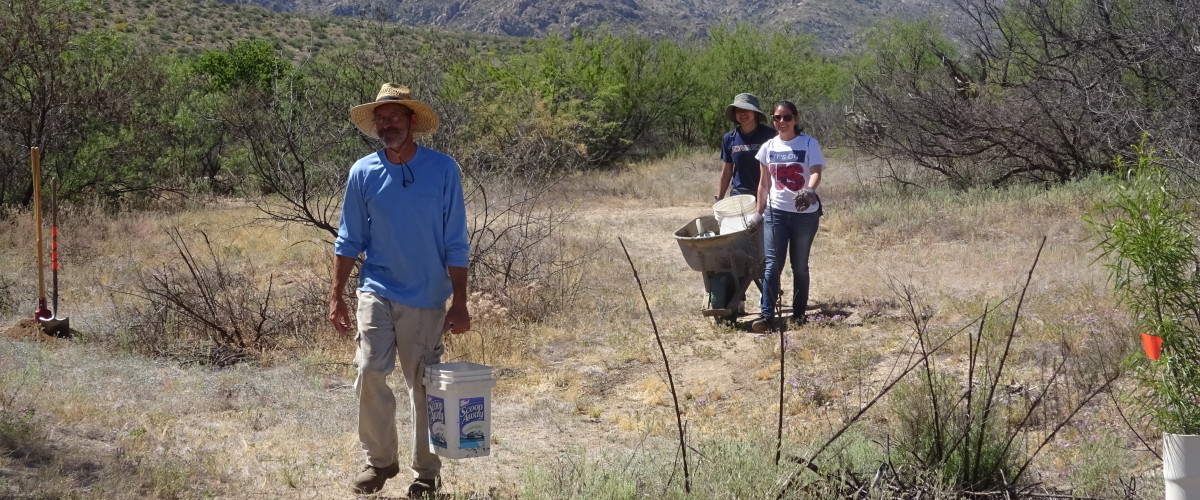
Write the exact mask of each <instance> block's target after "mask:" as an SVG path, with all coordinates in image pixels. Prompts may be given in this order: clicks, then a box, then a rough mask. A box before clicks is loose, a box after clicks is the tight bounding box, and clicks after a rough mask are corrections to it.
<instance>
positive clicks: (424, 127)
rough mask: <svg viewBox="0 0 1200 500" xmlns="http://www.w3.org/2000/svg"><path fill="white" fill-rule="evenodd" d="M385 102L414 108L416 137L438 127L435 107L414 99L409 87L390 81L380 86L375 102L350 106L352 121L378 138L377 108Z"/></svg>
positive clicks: (363, 130) (359, 128)
mask: <svg viewBox="0 0 1200 500" xmlns="http://www.w3.org/2000/svg"><path fill="white" fill-rule="evenodd" d="M384 104H401V105H404V106H405V107H407V108H408V109H410V110H412V112H413V115H414V116H416V118H417V120H416V121H417V122H416V124H414V125H413V128H412V135H413V137H414V138H415V137H421V136H425V135H429V134H432V133H433V131H434V130H437V128H438V123H439V122H438V116H437V113H435V112H434V111H433V108H430V107H429V106H428V105H426V104H425V103H423V102H421V101H418V100H416V99H413V97H412V91H411V90H409V89H408V87H405V86H403V85H400V84H396V83H390V82H389V83H385V84H383V87H380V89H379V94H378V95H376V96H375V101H374V102H368V103H366V104H360V105H358V106H355V107H353V108H350V122H351V123H353V124H354V126H355V127H358V130H360V131H362V133H364V134H366V135H367V136H369V137H372V138H375V139H378V138H379V133H378V132H377V131H376V130H375V108H377V107H379V106H382V105H384Z"/></svg>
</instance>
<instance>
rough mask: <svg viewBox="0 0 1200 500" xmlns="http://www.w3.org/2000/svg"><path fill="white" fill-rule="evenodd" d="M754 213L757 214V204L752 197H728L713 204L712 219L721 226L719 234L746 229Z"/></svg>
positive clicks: (747, 195) (746, 195) (741, 195)
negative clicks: (714, 218)
mask: <svg viewBox="0 0 1200 500" xmlns="http://www.w3.org/2000/svg"><path fill="white" fill-rule="evenodd" d="M755 212H758V203H757V202H756V201H755V200H754V195H749V194H739V195H737V196H730V197H728V198H725V199H723V200H720V201H718V202H716V203H714V204H713V217H716V219H717V224H719V225H720V226H721V234H729V233H732V232H735V231H742V230H744V229H746V226H747V225H748V224H747V222H748V221H749V220H750V216H751V215H753V214H754V213H755Z"/></svg>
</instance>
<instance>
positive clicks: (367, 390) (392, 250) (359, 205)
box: [329, 83, 471, 498]
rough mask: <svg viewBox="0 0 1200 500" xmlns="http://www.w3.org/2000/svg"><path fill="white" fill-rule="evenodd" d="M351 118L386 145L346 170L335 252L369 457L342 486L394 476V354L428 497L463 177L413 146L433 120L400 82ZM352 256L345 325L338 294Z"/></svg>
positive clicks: (462, 259)
mask: <svg viewBox="0 0 1200 500" xmlns="http://www.w3.org/2000/svg"><path fill="white" fill-rule="evenodd" d="M350 121H351V122H353V123H354V125H355V126H356V127H358V129H359V131H361V132H362V133H363V134H366V135H367V136H369V137H371V138H374V139H378V140H379V141H380V142H382V143H383V145H384V148H383V149H380V150H378V151H375V152H373V153H371V154H369V155H367V156H364V157H362V158H360V159H359V160H358V161H356V162H354V165H353V166H352V167H350V175H349V177H348V179H347V181H346V193H345V197H344V198H343V201H342V217H341V220H340V221H339V223H338V235H337V240H335V241H334V248H333V250H334V265H333V291H332V292H333V293H332V295H331V296H330V299H329V320H330V321H331V322H332V323H333V327H334V329H335V330H337V332H338V333H339V334H341V335H342V336H343V337H348V336H349V335H350V332H351V331H356V332H357V336H356V337H355V340H356V341H357V342H358V350H357V352H356V353H355V355H354V364H355V366H356V367H357V368H358V376H357V378H355V380H354V389H355V393H356V394H357V396H358V439H359V442H360V443H361V445H362V448H363V450H364V451H365V452H366V458H367V464H366V466H365V467H364V468H363V470H362V472H360V473H359V474H358V476H356V477H355V478H354V480H353V482H351V484H350V489H351V490H352V491H353V492H354V493H358V494H370V493H375V492H378V491H379V490H381V489H383V485H384V483H385V482H386V481H387V480H388V479H390V478H392V477H395V476H396V475H397V474H399V472H400V453H399V439H398V436H397V431H396V395H395V394H394V393H393V392H392V388H391V387H390V386H388V383H387V377H388V375H390V374H391V373H392V371H394V370H395V369H396V368H397V366H396V365H397V361H399V368H400V370H401V372H402V373H403V376H404V383H405V384H406V385H407V386H408V395H409V399H410V401H411V405H410V410H411V414H412V423H413V429H412V434H411V438H412V440H411V442H412V450H411V457H410V461H409V462H408V464H407V465H408V467H409V468H410V469H411V470H412V474H413V482H412V484H411V485H410V486H409V488H408V496H409V497H410V498H420V497H426V496H429V495H432V494H434V493H435V492H436V491H437V489H438V488H439V486H440V479H439V473H440V471H441V465H442V464H441V460H440V459H439V458H438V457H437V455H435V454H433V453H432V452H430V451H429V428H428V406H427V401H426V394H425V386H424V384H423V383H422V374H423V372H424V369H425V366H426V365H430V364H435V363H437V362H438V361H439V360H440V357H441V355H442V352H443V351H444V347H443V344H442V336H443V334H444V333H445V332H446V331H451V332H453V333H463V332H465V331H467V330H470V329H471V315H470V313H469V312H468V311H467V257H468V252H469V249H470V248H469V243H468V238H467V217H466V208H465V203H464V200H463V186H462V174H461V172H460V171H459V167H458V163H457V162H455V161H454V159H453V158H451V157H449V156H447V155H446V154H444V153H441V152H438V151H434V150H432V149H429V148H426V147H424V146H420V145H417V144H416V143H415V142H413V138H415V137H421V136H423V135H428V134H431V133H433V131H434V130H435V129H437V126H438V117H437V113H435V112H434V111H433V109H432V108H430V107H429V106H428V105H426V104H425V103H423V102H421V101H418V100H415V99H413V98H412V96H411V93H410V91H409V89H408V88H407V87H404V86H402V85H396V84H394V83H386V84H384V85H383V88H382V89H380V91H379V94H378V96H377V97H376V99H375V101H374V102H370V103H367V104H363V105H360V106H355V107H353V108H351V109H350ZM360 255H361V256H362V268H361V270H360V272H359V285H358V290H357V298H358V308H357V310H356V311H355V317H356V318H357V328H356V329H353V330H352V328H351V316H350V313H349V310H348V308H347V305H346V299H345V296H344V291H345V287H346V282H347V281H348V280H349V277H350V272H351V271H352V270H353V268H354V265H355V263H356V262H357V261H358V258H359V256H360ZM447 299H450V306H449V308H447V307H446V301H447Z"/></svg>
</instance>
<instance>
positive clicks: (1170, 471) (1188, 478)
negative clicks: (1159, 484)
mask: <svg viewBox="0 0 1200 500" xmlns="http://www.w3.org/2000/svg"><path fill="white" fill-rule="evenodd" d="M1162 458H1163V479H1164V481H1165V485H1164V486H1165V488H1164V489H1165V490H1166V491H1165V493H1166V499H1167V500H1196V499H1200V436H1196V435H1185V434H1170V433H1163V455H1162Z"/></svg>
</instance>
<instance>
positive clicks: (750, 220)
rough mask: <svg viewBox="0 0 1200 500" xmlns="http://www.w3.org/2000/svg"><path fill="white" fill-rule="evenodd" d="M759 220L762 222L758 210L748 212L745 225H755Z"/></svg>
mask: <svg viewBox="0 0 1200 500" xmlns="http://www.w3.org/2000/svg"><path fill="white" fill-rule="evenodd" d="M760 222H762V214H760V213H758V212H754V213H752V214H750V216H749V217H747V218H746V227H748V228H750V227H754V226H757V225H758V223H760Z"/></svg>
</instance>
